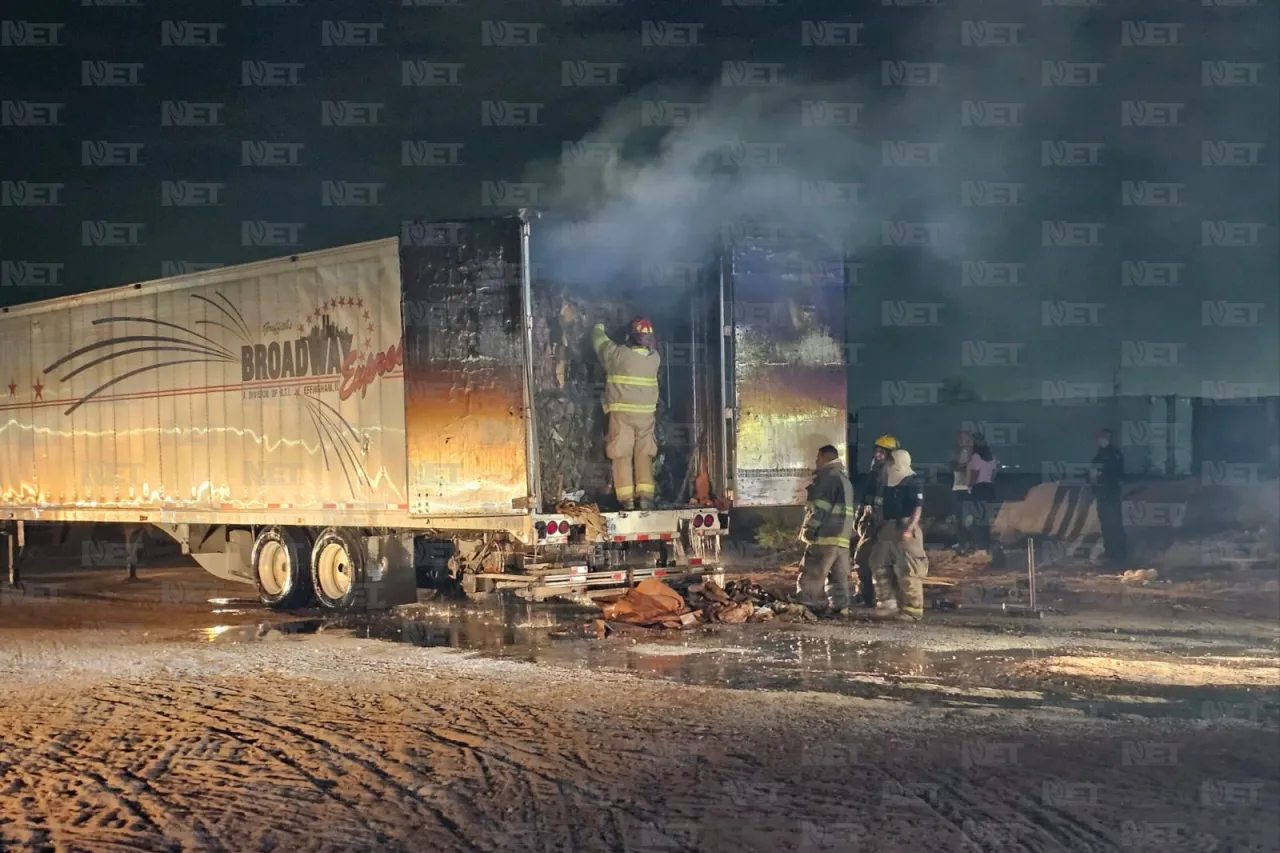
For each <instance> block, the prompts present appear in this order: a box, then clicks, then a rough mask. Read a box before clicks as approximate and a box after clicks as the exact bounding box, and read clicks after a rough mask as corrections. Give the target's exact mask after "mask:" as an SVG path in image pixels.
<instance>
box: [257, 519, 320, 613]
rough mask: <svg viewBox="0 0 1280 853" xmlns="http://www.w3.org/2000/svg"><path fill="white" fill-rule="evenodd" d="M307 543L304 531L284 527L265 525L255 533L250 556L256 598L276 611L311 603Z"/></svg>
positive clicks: (305, 605)
mask: <svg viewBox="0 0 1280 853" xmlns="http://www.w3.org/2000/svg"><path fill="white" fill-rule="evenodd" d="M308 544H309V543H308V542H307V537H306V534H304V533H302V532H300V531H297V530H293V529H291V528H288V527H267V528H265V529H263V531H262V532H261V533H259V534H258V538H257V539H255V540H254V543H253V555H252V557H251V558H250V559H251V565H252V568H253V577H254V580H255V581H256V582H257V584H258V600H259V601H261V602H262V603H263V604H265V605H267V606H268V607H271V608H274V609H277V610H288V609H291V608H297V607H307V606H308V605H310V604H311V599H312V597H313V596H314V594H315V593H314V590H313V588H312V585H311V569H310V559H309V558H310V556H311V554H310V551H311V549H310V548H308V547H307V546H308Z"/></svg>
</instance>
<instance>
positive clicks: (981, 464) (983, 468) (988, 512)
mask: <svg viewBox="0 0 1280 853" xmlns="http://www.w3.org/2000/svg"><path fill="white" fill-rule="evenodd" d="M996 468H997V465H996V460H995V457H993V456H992V455H991V448H990V447H988V446H987V440H986V439H985V438H983V437H982V436H974V437H973V454H972V456H971V457H970V458H969V501H968V513H969V516H968V518H966V519H965V524H964V526H965V529H966V531H967V538H968V540H969V543H970V544H971V545H972V546H973V548H974V549H975V550H974V552H973V553H974V554H975V555H976V556H979V557H986V556H988V555H989V554H990V552H991V525H992V524H993V523H994V522H995V512H996V510H995V507H996V503H995V500H996V485H995V481H996Z"/></svg>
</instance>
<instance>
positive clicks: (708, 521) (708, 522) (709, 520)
mask: <svg viewBox="0 0 1280 853" xmlns="http://www.w3.org/2000/svg"><path fill="white" fill-rule="evenodd" d="M715 523H716V517H715V516H714V515H708V516H706V517H704V518H703V520H702V524H703V526H704V527H714V526H715Z"/></svg>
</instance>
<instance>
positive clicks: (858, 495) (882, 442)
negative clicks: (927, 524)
mask: <svg viewBox="0 0 1280 853" xmlns="http://www.w3.org/2000/svg"><path fill="white" fill-rule="evenodd" d="M897 449H898V440H897V439H896V438H894V437H893V436H891V435H882V436H880V437H879V438H877V439H876V440H875V444H873V445H872V456H871V468H870V470H868V471H866V472H865V473H863V474H862V475H861V476H860V477H858V482H857V485H856V487H855V489H854V497H855V499H856V501H857V505H858V508H857V519H858V523H857V530H856V540H857V546H856V547H855V549H854V552H853V565H854V568H855V569H856V570H857V572H858V584H857V592H856V594H855V597H856V598H858V599H860V600H861V602H862V603H863V604H865V605H866V606H867V607H874V606H875V603H876V598H875V591H874V590H875V584H874V583H873V579H872V576H871V545H872V543H873V542H875V538H876V529H877V528H879V526H880V520H881V516H880V515H879V512H880V507H881V502H882V500H883V497H884V478H885V463H886V462H888V461H889V454H891V453H893V451H895V450H897Z"/></svg>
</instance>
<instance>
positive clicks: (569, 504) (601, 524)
mask: <svg viewBox="0 0 1280 853" xmlns="http://www.w3.org/2000/svg"><path fill="white" fill-rule="evenodd" d="M556 512H558V513H560V514H561V515H563V516H567V517H568V518H569V519H570V520H571V521H573V523H574V524H584V525H586V528H587V541H588V542H594V541H596V540H598V539H603V538H604V536H605V534H606V533H608V532H609V524H608V522H606V521H605V518H604V515H602V514H601V512H600V507H598V506H596V505H595V504H580V503H576V502H574V501H569V500H562V501H560V502H559V503H557V504H556Z"/></svg>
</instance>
